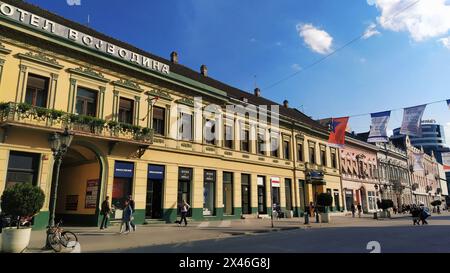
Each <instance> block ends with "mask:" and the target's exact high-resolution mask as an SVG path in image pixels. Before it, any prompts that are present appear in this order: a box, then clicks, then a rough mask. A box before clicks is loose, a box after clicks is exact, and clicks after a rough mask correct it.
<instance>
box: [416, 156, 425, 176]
mask: <svg viewBox="0 0 450 273" xmlns="http://www.w3.org/2000/svg"><path fill="white" fill-rule="evenodd" d="M423 170H424V168H423V153H414V171H415V172H417V171H423Z"/></svg>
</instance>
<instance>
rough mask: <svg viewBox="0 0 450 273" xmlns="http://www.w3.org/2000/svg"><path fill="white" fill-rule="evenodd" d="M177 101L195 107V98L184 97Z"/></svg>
mask: <svg viewBox="0 0 450 273" xmlns="http://www.w3.org/2000/svg"><path fill="white" fill-rule="evenodd" d="M176 103H179V104H183V105H187V106H192V107H194V100H193V99H189V98H182V99H179V100H176Z"/></svg>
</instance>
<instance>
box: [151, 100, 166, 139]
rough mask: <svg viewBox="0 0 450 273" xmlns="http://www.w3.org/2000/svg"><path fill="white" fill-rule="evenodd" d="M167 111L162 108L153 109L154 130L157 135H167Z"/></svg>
mask: <svg viewBox="0 0 450 273" xmlns="http://www.w3.org/2000/svg"><path fill="white" fill-rule="evenodd" d="M165 121H166V109H164V108H162V107H156V106H154V107H153V130H154V132H155V134H158V135H162V136H163V135H165V133H164V132H165V127H166V122H165Z"/></svg>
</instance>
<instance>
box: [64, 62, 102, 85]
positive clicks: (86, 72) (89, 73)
mask: <svg viewBox="0 0 450 273" xmlns="http://www.w3.org/2000/svg"><path fill="white" fill-rule="evenodd" d="M68 71H69V72H71V73H74V74H77V75H80V76H85V77H88V78H91V79H94V80H98V81H101V82H104V83H107V82H109V81H110V80H108V79H107V78H105V76H104V75H103V74H102V73H101V72H96V71H94V70H93V69H92V68H90V67H85V68H83V67H81V66H80V67H77V68H69V69H68Z"/></svg>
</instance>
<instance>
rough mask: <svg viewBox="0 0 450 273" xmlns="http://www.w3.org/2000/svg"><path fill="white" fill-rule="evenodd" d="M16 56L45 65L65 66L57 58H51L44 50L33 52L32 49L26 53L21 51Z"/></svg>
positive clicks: (59, 67)
mask: <svg viewBox="0 0 450 273" xmlns="http://www.w3.org/2000/svg"><path fill="white" fill-rule="evenodd" d="M16 56H17V57H18V58H20V59H25V60H28V61H31V62H35V63H39V64H42V65H45V66H50V67H53V68H56V69H62V68H63V67H64V66H62V65H61V64H59V63H58V61H57V60H56V59H54V58H51V57H49V56H47V55H45V54H44V53H42V52H38V53H33V52H31V51H30V52H27V53H25V54H23V53H19V54H17V55H16Z"/></svg>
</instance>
